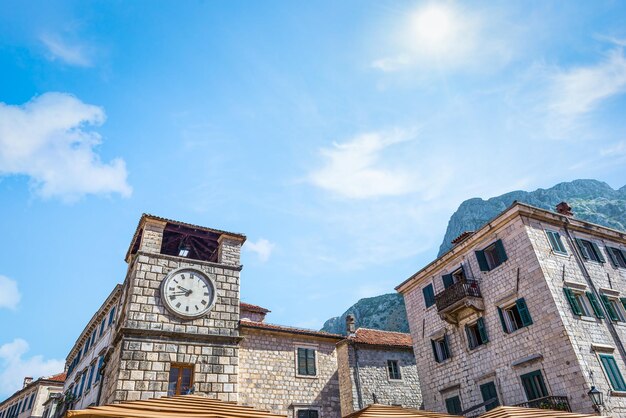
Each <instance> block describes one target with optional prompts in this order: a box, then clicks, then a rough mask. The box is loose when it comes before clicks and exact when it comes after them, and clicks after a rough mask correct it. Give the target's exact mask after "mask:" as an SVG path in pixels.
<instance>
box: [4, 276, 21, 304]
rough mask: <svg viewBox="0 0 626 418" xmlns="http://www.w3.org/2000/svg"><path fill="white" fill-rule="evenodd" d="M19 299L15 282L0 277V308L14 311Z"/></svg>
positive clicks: (19, 295)
mask: <svg viewBox="0 0 626 418" xmlns="http://www.w3.org/2000/svg"><path fill="white" fill-rule="evenodd" d="M21 298H22V295H21V294H20V291H19V290H18V288H17V282H16V281H15V280H11V279H9V278H8V277H6V276H2V275H0V308H8V309H15V308H17V305H18V303H20V299H21Z"/></svg>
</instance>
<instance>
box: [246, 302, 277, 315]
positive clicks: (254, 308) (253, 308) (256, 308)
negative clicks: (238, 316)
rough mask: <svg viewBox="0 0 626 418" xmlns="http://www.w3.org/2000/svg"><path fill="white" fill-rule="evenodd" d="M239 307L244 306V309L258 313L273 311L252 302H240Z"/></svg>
mask: <svg viewBox="0 0 626 418" xmlns="http://www.w3.org/2000/svg"><path fill="white" fill-rule="evenodd" d="M239 307H240V308H242V309H245V310H247V311H250V312H257V313H269V312H272V311H270V310H269V309H266V308H263V307H262V306H259V305H253V304H251V303H246V302H239Z"/></svg>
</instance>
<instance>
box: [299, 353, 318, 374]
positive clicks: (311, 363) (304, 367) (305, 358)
mask: <svg viewBox="0 0 626 418" xmlns="http://www.w3.org/2000/svg"><path fill="white" fill-rule="evenodd" d="M298 374H299V375H301V376H315V375H316V374H317V373H316V370H315V349H313V348H298Z"/></svg>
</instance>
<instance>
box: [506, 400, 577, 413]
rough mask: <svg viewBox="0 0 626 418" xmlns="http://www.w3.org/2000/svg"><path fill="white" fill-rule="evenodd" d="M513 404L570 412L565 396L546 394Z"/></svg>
mask: <svg viewBox="0 0 626 418" xmlns="http://www.w3.org/2000/svg"><path fill="white" fill-rule="evenodd" d="M515 406H521V407H523V408H539V409H551V410H553V411H566V412H572V410H571V409H570V407H569V401H568V400H567V396H546V397H543V398H537V399H533V400H532V401H528V402H522V403H520V404H517V405H515Z"/></svg>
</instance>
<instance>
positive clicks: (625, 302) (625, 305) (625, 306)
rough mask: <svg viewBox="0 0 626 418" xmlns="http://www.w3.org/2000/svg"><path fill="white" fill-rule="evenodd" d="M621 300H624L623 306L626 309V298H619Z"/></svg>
mask: <svg viewBox="0 0 626 418" xmlns="http://www.w3.org/2000/svg"><path fill="white" fill-rule="evenodd" d="M619 301H620V302H622V306H623V307H624V310H626V298H619Z"/></svg>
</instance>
